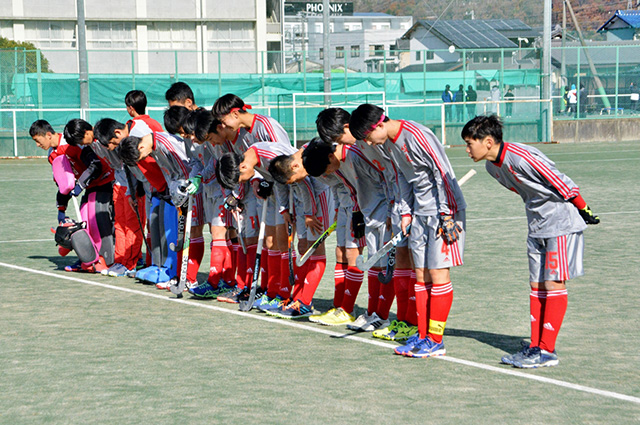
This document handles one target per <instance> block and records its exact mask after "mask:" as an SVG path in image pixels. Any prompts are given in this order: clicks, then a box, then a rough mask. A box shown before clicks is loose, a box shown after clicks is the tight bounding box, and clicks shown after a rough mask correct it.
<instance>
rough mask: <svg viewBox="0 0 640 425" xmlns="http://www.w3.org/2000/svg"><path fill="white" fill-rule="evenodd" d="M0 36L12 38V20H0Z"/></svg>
mask: <svg viewBox="0 0 640 425" xmlns="http://www.w3.org/2000/svg"><path fill="white" fill-rule="evenodd" d="M0 37H4V38H8V39H9V40H13V21H0Z"/></svg>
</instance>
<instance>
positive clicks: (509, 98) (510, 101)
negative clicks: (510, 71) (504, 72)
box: [504, 88, 516, 118]
mask: <svg viewBox="0 0 640 425" xmlns="http://www.w3.org/2000/svg"><path fill="white" fill-rule="evenodd" d="M515 97H516V96H515V95H514V94H513V90H512V89H511V88H509V90H507V93H505V95H504V100H506V101H507V103H506V104H505V107H506V113H505V115H506V116H507V118H511V113H512V112H513V99H514V98H515Z"/></svg>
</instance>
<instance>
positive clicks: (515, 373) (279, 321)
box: [0, 262, 640, 404]
mask: <svg viewBox="0 0 640 425" xmlns="http://www.w3.org/2000/svg"><path fill="white" fill-rule="evenodd" d="M0 266H2V267H6V268H9V269H14V270H19V271H23V272H28V273H35V274H40V275H43V276H49V277H54V278H57V279H64V280H70V281H73V282H79V283H84V284H87V285H93V286H99V287H102V288H106V289H113V290H116V291H121V292H127V293H130V294H135V295H142V296H145V297H149V298H156V299H159V300H163V301H170V302H175V303H180V304H184V305H188V306H191V307H199V308H204V309H208V310H213V311H217V312H220V313H226V314H233V315H236V316H242V317H245V318H251V319H254V320H262V321H264V322H270V323H275V324H278V325H281V326H289V327H292V328H296V329H303V330H307V331H310V332H315V333H319V334H323V335H328V336H331V337H335V338H341V339H349V340H353V341H357V342H360V343H364V344H369V345H375V346H378V347H383V348H387V349H392V348H395V347H396V346H397V345H394V344H390V343H388V342H382V341H376V340H373V339H364V338H360V337H357V336H352V335H344V334H341V333H339V332H334V331H330V330H325V329H320V328H317V327H314V326H309V325H303V324H300V323H296V322H291V321H287V320H282V319H275V318H272V317H268V316H262V315H257V314H251V313H243V312H241V311H237V310H231V309H228V308H222V307H217V306H215V305H209V304H202V303H199V302H193V301H189V300H184V299H180V298H173V297H171V298H170V297H168V296H167V295H159V294H151V293H148V292H143V291H138V290H136V289H129V288H121V287H118V286H113V285H107V284H105V283H100V282H92V281H90V280H85V279H79V278H76V277H71V276H64V275H60V274H56V273H50V272H45V271H40V270H35V269H29V268H26V267H20V266H15V265H13V264H7V263H2V262H0ZM435 359H439V360H443V361H448V362H451V363H457V364H461V365H465V366H469V367H474V368H477V369H482V370H487V371H490V372H495V373H501V374H503V375H509V376H515V377H518V378H524V379H529V380H532V381H538V382H542V383H545V384H551V385H556V386H559V387H564V388H568V389H571V390H575V391H582V392H585V393H589V394H595V395H599V396H602V397H608V398H614V399H617V400H622V401H628V402H630V403H635V404H640V398H639V397H634V396H630V395H626V394H620V393H616V392H613V391H606V390H600V389H598V388H593V387H587V386H585V385H580V384H572V383H570V382H565V381H561V380H558V379H553V378H546V377H543V376H538V375H533V374H529V373H524V372H519V371H516V370H513V369H507V368H500V367H495V366H490V365H486V364H483V363H477V362H472V361H469V360H464V359H457V358H455V357H451V356H443V357H435ZM416 363H418V362H416Z"/></svg>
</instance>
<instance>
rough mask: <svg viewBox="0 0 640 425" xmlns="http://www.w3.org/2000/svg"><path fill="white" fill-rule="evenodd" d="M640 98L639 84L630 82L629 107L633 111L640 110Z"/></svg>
mask: <svg viewBox="0 0 640 425" xmlns="http://www.w3.org/2000/svg"><path fill="white" fill-rule="evenodd" d="M639 100H640V92H638V86H636V85H635V84H634V83H631V84H629V109H631V110H632V111H637V110H638V101H639Z"/></svg>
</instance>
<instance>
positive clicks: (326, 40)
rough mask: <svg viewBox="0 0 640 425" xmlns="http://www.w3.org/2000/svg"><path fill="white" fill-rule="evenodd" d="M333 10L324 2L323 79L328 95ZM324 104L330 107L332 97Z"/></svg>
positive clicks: (325, 98) (326, 1)
mask: <svg viewBox="0 0 640 425" xmlns="http://www.w3.org/2000/svg"><path fill="white" fill-rule="evenodd" d="M330 14H331V10H330V9H329V0H322V28H323V30H322V46H323V51H324V60H323V65H324V67H323V69H324V73H323V77H324V91H325V92H326V93H329V92H331V56H330V52H329V47H330V43H329V33H330V28H329V15H330ZM324 104H325V105H327V106H329V105H330V104H331V96H325V97H324Z"/></svg>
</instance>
